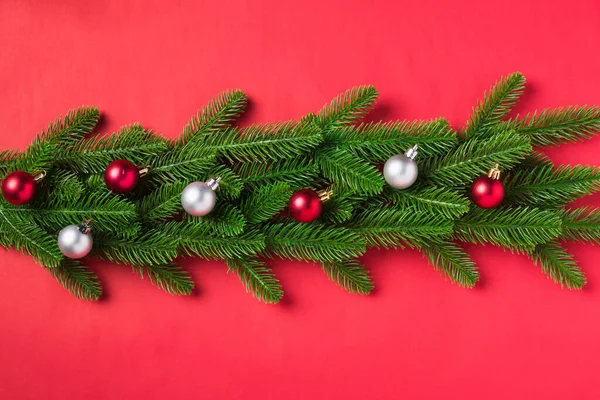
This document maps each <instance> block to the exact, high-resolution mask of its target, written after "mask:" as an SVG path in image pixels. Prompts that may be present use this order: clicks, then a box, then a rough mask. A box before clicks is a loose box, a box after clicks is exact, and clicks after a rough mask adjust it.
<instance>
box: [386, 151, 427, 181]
mask: <svg viewBox="0 0 600 400" xmlns="http://www.w3.org/2000/svg"><path fill="white" fill-rule="evenodd" d="M417 149H418V146H417V145H414V146H413V147H411V148H410V149H408V151H406V153H404V154H397V155H395V156H393V157H391V158H390V159H389V160H387V161H386V162H385V165H384V166H383V177H384V178H385V181H386V182H387V183H388V185H390V186H391V187H393V188H396V189H406V188H407V187H409V186H411V185H412V184H413V183H415V181H416V180H417V177H418V176H419V168H418V167H417V163H416V162H415V158H416V157H417V154H418V152H417Z"/></svg>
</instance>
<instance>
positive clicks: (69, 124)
mask: <svg viewBox="0 0 600 400" xmlns="http://www.w3.org/2000/svg"><path fill="white" fill-rule="evenodd" d="M99 119H100V111H99V110H98V108H96V107H85V106H84V107H79V108H77V109H75V110H71V111H69V112H68V113H67V114H66V115H65V116H64V118H62V117H61V118H58V119H56V120H55V121H54V122H52V123H51V124H50V125H48V128H47V129H46V130H45V131H42V132H41V133H40V134H39V135H38V137H39V138H40V140H42V141H47V142H52V143H55V144H62V145H65V144H69V143H72V142H74V141H77V140H79V139H82V138H83V137H84V136H85V135H87V134H89V133H91V132H92V131H93V130H94V128H96V125H97V124H98V121H99Z"/></svg>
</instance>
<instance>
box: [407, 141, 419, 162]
mask: <svg viewBox="0 0 600 400" xmlns="http://www.w3.org/2000/svg"><path fill="white" fill-rule="evenodd" d="M418 148H419V145H418V144H415V145H414V146H413V147H411V148H410V149H408V150H406V153H404V155H405V156H406V157H408V158H410V159H411V160H414V159H415V158H417V155H418V154H419V152H418V151H417V149H418Z"/></svg>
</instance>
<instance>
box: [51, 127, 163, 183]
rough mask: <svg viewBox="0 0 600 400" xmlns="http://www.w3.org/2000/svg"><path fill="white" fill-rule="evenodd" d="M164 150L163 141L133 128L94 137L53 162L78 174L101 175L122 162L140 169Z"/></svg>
mask: <svg viewBox="0 0 600 400" xmlns="http://www.w3.org/2000/svg"><path fill="white" fill-rule="evenodd" d="M167 148H168V147H167V142H166V140H165V139H164V138H161V137H160V136H157V135H155V134H153V133H152V132H150V131H146V130H144V128H142V126H141V125H139V124H134V125H129V126H126V127H124V128H121V129H120V130H119V132H117V133H116V134H114V135H105V136H97V137H94V138H90V139H85V140H82V141H79V142H77V143H76V144H75V145H73V146H71V147H66V148H62V149H60V150H59V151H58V152H57V154H55V161H56V162H57V163H58V164H59V165H61V166H63V167H66V168H71V169H73V170H75V171H77V172H80V173H103V172H104V170H105V169H106V166H107V165H108V164H110V163H111V162H112V161H114V160H118V159H125V160H129V161H131V162H132V163H134V164H136V165H142V164H146V163H147V162H148V160H149V159H151V158H153V157H155V156H156V155H157V154H160V153H161V152H163V151H166V150H167Z"/></svg>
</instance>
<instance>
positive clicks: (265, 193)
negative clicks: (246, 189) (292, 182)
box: [240, 182, 292, 224]
mask: <svg viewBox="0 0 600 400" xmlns="http://www.w3.org/2000/svg"><path fill="white" fill-rule="evenodd" d="M291 195H292V190H291V189H290V186H289V185H288V184H287V183H285V182H279V183H273V184H270V185H264V186H259V187H258V188H256V189H255V190H253V191H252V193H250V194H249V195H248V196H247V197H245V198H244V199H243V200H242V202H241V204H240V208H241V210H242V212H243V213H244V215H245V216H246V220H247V221H248V222H249V223H251V224H257V223H260V222H264V221H266V220H268V219H269V218H271V217H272V216H273V215H275V214H277V213H279V212H280V211H282V210H283V209H284V208H285V207H286V206H287V204H288V201H289V199H290V196H291Z"/></svg>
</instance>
